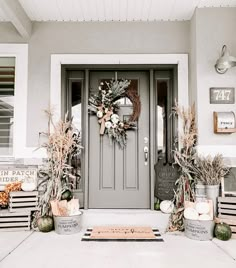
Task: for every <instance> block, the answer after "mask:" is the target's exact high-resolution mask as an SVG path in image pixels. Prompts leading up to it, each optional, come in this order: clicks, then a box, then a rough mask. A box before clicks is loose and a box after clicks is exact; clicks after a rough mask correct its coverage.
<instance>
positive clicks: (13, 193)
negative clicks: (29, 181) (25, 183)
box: [10, 191, 39, 197]
mask: <svg viewBox="0 0 236 268" xmlns="http://www.w3.org/2000/svg"><path fill="white" fill-rule="evenodd" d="M38 194H39V192H38V191H33V192H24V191H18V192H10V197H15V196H16V197H19V196H38Z"/></svg>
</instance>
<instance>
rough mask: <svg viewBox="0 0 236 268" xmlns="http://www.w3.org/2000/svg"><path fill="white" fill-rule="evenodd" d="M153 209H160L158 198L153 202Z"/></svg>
mask: <svg viewBox="0 0 236 268" xmlns="http://www.w3.org/2000/svg"><path fill="white" fill-rule="evenodd" d="M154 209H155V210H160V199H157V201H156V202H155V204H154Z"/></svg>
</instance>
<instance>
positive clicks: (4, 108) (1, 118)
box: [0, 57, 15, 156]
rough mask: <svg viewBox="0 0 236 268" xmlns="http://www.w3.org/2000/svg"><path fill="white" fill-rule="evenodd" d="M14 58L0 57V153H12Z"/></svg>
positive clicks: (7, 154)
mask: <svg viewBox="0 0 236 268" xmlns="http://www.w3.org/2000/svg"><path fill="white" fill-rule="evenodd" d="M14 95H15V58H14V57H0V155H6V156H9V155H12V154H13V128H14V98H15V97H14Z"/></svg>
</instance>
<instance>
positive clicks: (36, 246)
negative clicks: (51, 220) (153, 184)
mask: <svg viewBox="0 0 236 268" xmlns="http://www.w3.org/2000/svg"><path fill="white" fill-rule="evenodd" d="M84 231H85V230H82V231H81V232H80V233H77V234H74V235H67V236H66V235H58V234H56V233H55V232H54V231H53V232H50V233H39V232H1V233H0V267H1V268H13V267H14V268H15V267H19V268H32V267H34V268H49V267H50V268H67V267H78V268H79V267H86V268H92V267H94V268H95V267H96V268H100V267H102V268H106V267H109V268H110V267H113V268H116V267H119V268H121V267H122V268H126V267H127V268H128V267H129V268H139V267H161V268H167V267H168V268H170V267H175V268H178V267H181V268H182V267H191V268H195V267H196V268H199V267H202V268H207V267H209V268H210V267H214V268H222V267H227V268H231V267H232V268H235V267H236V239H231V240H230V241H227V242H222V241H219V240H216V239H214V240H213V241H207V242H201V241H194V240H190V239H188V238H186V237H185V236H184V234H182V233H181V234H179V233H178V234H170V233H166V234H162V235H163V238H164V241H165V242H152V243H151V242H150V243H146V242H81V236H82V235H83V233H84Z"/></svg>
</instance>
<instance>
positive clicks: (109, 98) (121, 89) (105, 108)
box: [89, 79, 141, 149]
mask: <svg viewBox="0 0 236 268" xmlns="http://www.w3.org/2000/svg"><path fill="white" fill-rule="evenodd" d="M125 97H126V98H128V99H129V100H130V101H131V103H132V105H133V113H132V114H131V116H130V117H129V119H128V120H122V119H121V118H120V116H119V109H120V103H119V100H120V99H122V98H125ZM89 110H90V111H91V112H93V113H95V114H96V116H97V118H98V123H99V124H100V135H104V134H107V135H108V137H109V138H110V140H114V141H115V142H117V143H118V145H119V147H120V148H121V149H123V148H124V147H125V146H126V144H127V133H126V131H127V130H129V129H136V128H137V124H136V123H137V121H138V118H139V115H140V112H141V103H140V98H139V95H138V94H137V91H136V89H135V88H134V87H132V86H131V81H129V80H125V79H122V80H111V81H110V82H101V83H100V85H99V87H98V93H97V94H92V95H91V96H90V98H89Z"/></svg>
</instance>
